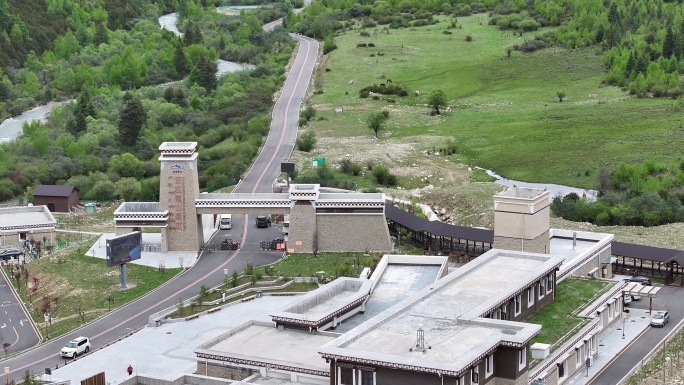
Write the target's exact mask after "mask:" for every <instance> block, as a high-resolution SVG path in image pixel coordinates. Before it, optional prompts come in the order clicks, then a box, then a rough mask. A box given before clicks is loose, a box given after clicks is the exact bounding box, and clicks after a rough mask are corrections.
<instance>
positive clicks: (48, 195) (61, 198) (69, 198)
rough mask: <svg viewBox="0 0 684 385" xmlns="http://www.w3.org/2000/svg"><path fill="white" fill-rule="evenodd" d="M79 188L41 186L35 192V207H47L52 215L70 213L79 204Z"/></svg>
mask: <svg viewBox="0 0 684 385" xmlns="http://www.w3.org/2000/svg"><path fill="white" fill-rule="evenodd" d="M79 202H80V201H79V196H78V188H76V187H74V186H57V185H50V184H41V185H38V187H36V189H35V191H34V192H33V205H34V206H40V205H45V206H47V208H48V210H50V212H52V213H68V212H71V209H72V208H73V207H74V206H77V205H78V204H79Z"/></svg>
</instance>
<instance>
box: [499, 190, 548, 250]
mask: <svg viewBox="0 0 684 385" xmlns="http://www.w3.org/2000/svg"><path fill="white" fill-rule="evenodd" d="M550 204H551V201H550V199H549V190H547V189H544V190H540V189H535V188H521V187H515V186H513V187H509V188H507V189H506V190H504V191H503V192H501V193H499V194H497V195H494V247H495V248H497V249H505V250H515V251H528V252H532V253H543V254H548V253H549V250H550V249H549V242H550V241H549V227H550V225H549V209H550V208H549V206H550Z"/></svg>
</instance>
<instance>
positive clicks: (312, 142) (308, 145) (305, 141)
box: [297, 131, 316, 152]
mask: <svg viewBox="0 0 684 385" xmlns="http://www.w3.org/2000/svg"><path fill="white" fill-rule="evenodd" d="M315 146H316V134H315V133H314V132H313V131H307V132H305V133H303V134H301V135H300V136H299V138H297V148H298V149H299V150H300V151H304V152H311V150H313V149H314V147H315Z"/></svg>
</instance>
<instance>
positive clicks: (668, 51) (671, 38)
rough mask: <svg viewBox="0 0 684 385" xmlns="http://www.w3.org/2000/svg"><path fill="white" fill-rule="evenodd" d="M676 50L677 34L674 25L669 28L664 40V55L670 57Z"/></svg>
mask: <svg viewBox="0 0 684 385" xmlns="http://www.w3.org/2000/svg"><path fill="white" fill-rule="evenodd" d="M674 52H675V34H674V31H673V30H672V27H670V28H668V29H667V33H666V34H665V40H664V41H663V57H670V56H672V54H673V53H674Z"/></svg>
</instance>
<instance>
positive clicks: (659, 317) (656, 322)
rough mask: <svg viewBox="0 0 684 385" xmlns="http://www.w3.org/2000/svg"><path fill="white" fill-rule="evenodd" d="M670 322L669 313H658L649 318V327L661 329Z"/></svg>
mask: <svg viewBox="0 0 684 385" xmlns="http://www.w3.org/2000/svg"><path fill="white" fill-rule="evenodd" d="M669 321H670V313H668V312H666V311H659V312H657V313H655V315H654V316H653V318H651V326H655V327H658V328H661V327H663V326H665V324H667V323H668V322H669Z"/></svg>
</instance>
